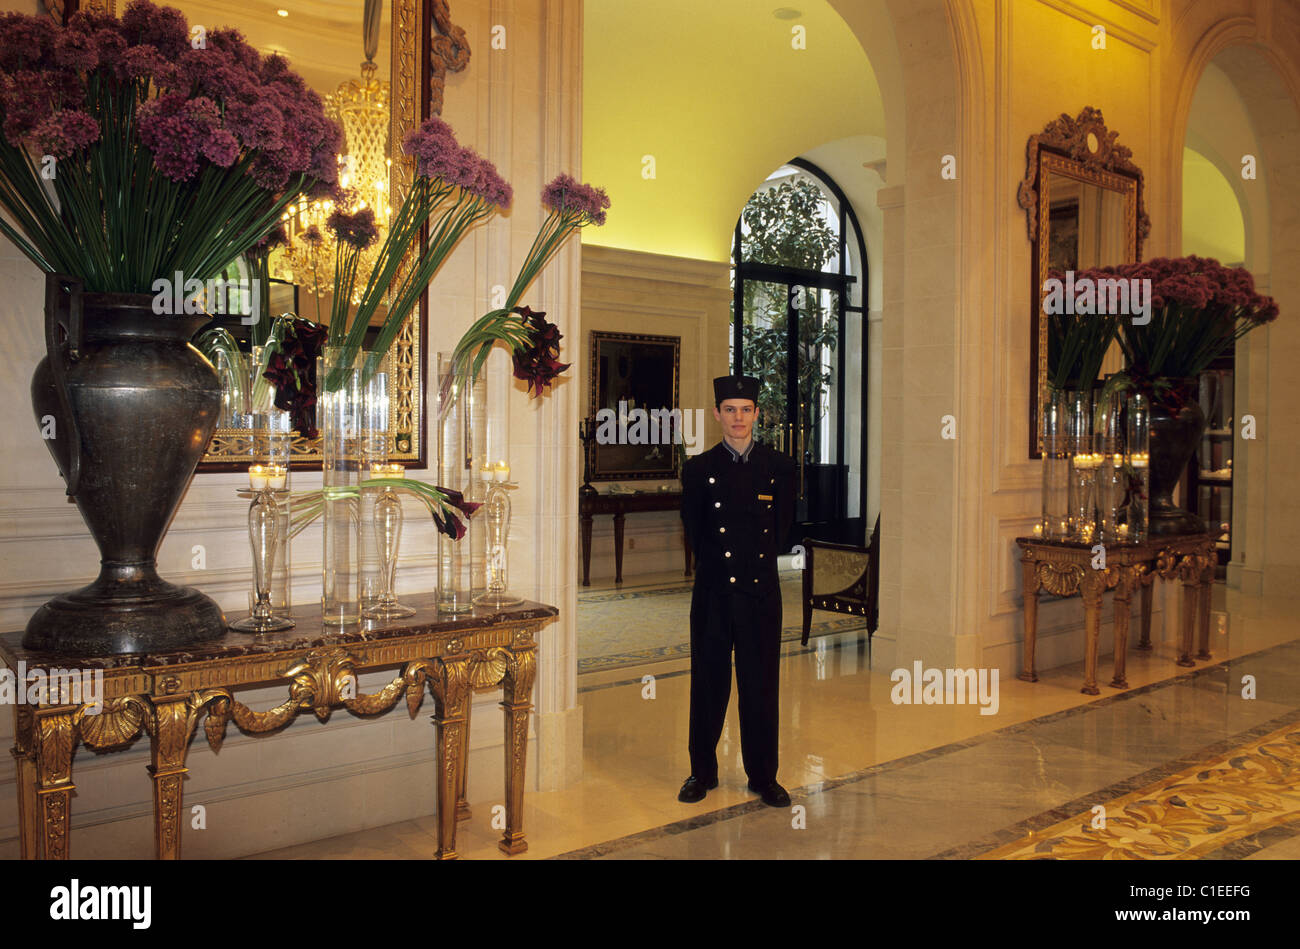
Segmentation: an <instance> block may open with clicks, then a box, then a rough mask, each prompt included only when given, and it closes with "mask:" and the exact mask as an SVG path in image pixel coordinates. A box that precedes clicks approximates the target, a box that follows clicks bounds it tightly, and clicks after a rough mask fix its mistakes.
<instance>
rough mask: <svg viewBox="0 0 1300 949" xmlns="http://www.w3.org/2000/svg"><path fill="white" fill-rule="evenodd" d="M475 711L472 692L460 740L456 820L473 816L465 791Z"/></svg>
mask: <svg viewBox="0 0 1300 949" xmlns="http://www.w3.org/2000/svg"><path fill="white" fill-rule="evenodd" d="M473 710H474V693H473V691H471V692H470V694H469V697H468V698H467V699H466V700H465V728H464V729H463V730H462V731H461V739H460V762H461V765H460V787H459V788H458V789H457V790H456V820H458V821H462V820H469V819H470V817H471V816H473V811H471V810H470V807H469V800H468V798H467V797H466V796H465V791H466V789H467V786H468V785H469V729H470V723H469V719H470V713H471V712H473Z"/></svg>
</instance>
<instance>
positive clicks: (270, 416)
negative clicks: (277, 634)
mask: <svg viewBox="0 0 1300 949" xmlns="http://www.w3.org/2000/svg"><path fill="white" fill-rule="evenodd" d="M257 423H258V424H257V425H256V426H255V427H254V429H253V454H254V456H255V457H256V459H257V462H258V463H259V464H261V465H263V466H264V467H265V468H267V469H268V470H269V471H270V478H271V480H270V485H271V490H272V494H273V495H274V500H275V511H276V520H277V523H276V531H275V556H274V559H273V561H272V563H273V568H272V570H271V611H272V612H273V613H274V614H275V615H276V616H279V617H283V618H285V619H288V618H290V617H291V616H292V615H293V565H292V562H291V559H290V550H291V545H290V543H289V531H290V523H291V521H292V513H293V511H292V503H293V501H292V494H291V493H290V491H291V490H292V486H291V485H290V479H291V477H292V473H291V462H292V460H293V430H292V429H291V428H290V427H289V426H290V422H289V413H288V412H285V411H282V410H280V409H277V408H275V407H274V405H272V406H271V408H270V411H268V412H267V413H266V414H265V415H260V416H258V418H257Z"/></svg>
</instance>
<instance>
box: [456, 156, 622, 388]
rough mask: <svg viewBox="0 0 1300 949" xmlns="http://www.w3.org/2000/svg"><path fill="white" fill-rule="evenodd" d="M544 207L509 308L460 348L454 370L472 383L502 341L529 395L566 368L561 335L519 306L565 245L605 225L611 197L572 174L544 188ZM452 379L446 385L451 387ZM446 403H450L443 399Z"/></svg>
mask: <svg viewBox="0 0 1300 949" xmlns="http://www.w3.org/2000/svg"><path fill="white" fill-rule="evenodd" d="M542 205H543V206H544V207H546V208H547V209H548V210H549V211H550V214H548V215H547V217H546V220H545V221H543V222H542V227H541V230H540V231H539V232H538V234H537V237H536V239H534V241H533V246H532V248H531V249H530V250H529V252H528V256H527V257H526V258H525V259H524V264H523V266H522V267H521V268H520V270H519V275H518V276H517V277H516V278H515V282H514V285H513V286H512V287H511V288H510V292H509V294H508V295H507V296H506V305H505V306H504V307H502V308H500V309H497V310H493V311H492V312H490V313H487V314H485V315H484V316H482V317H480V318H479V319H478V320H477V321H476V322H475V323H474V325H473V326H471V327H470V328H469V330H468V332H466V333H465V335H464V336H463V337H461V340H460V342H459V343H458V344H457V345H456V351H455V363H456V371H455V373H453V376H455V377H458V378H461V379H463V380H472V379H474V378H476V377H477V376H478V373H479V370H481V369H482V368H483V363H484V362H485V361H486V360H487V357H488V353H489V352H491V350H492V347H493V346H494V345H495V344H496V343H498V342H504V343H506V345H508V346H509V347H510V350H511V353H512V355H513V357H514V362H515V376H516V378H519V379H524V380H526V381H527V382H528V390H529V392H530V393H531V392H532V391H533V388H534V386H535V387H536V394H538V395H540V394H541V393H542V389H543V386H545V385H549V384H551V383H552V382H553V381H554V379H555V378H556V377H557V376H558V375H559V374H560V373H561V372H563V371H564V370H565V369H567V368H569V366H568V364H561V363H560V362H559V361H558V360H557V358H556V357H558V356H559V354H560V332H559V329H558V328H557V327H556V326H555V324H553V323H548V322H546V320H545V319H544V317H545V316H546V314H545V313H534V312H533V311H532V310H530V309H528V308H527V307H522V306H519V301H520V300H521V299H522V298H523V295H524V291H525V290H527V289H528V287H529V286H530V285H531V284H532V282H533V281H534V280H535V279H536V278H537V275H538V274H539V273H541V271H542V268H544V267H545V266H546V265H547V264H548V263H550V262H551V259H552V258H553V257H554V256H555V255H556V254H557V253H558V252H559V250H560V248H561V247H562V246H563V245H564V242H565V241H566V240H568V238H569V236H570V235H571V234H573V233H574V232H575V231H578V230H581V229H582V228H584V227H586V226H588V225H591V224H594V225H596V226H598V227H599V226H600V225H602V224H604V223H605V212H606V210H607V209H608V208H609V196H608V195H606V194H605V189H603V188H596V187H593V186H592V185H588V184H582V183H581V182H579V181H577V180H576V179H575V178H573V177H572V176H571V175H567V174H561V175H558V176H556V177H555V178H554V179H553V180H552V181H551V182H550V184H548V185H547V186H546V187H545V188H543V189H542ZM451 382H452V376H449V377H448V378H447V380H446V382H445V383H444V385H445V386H446V387H448V388H450V386H451ZM440 403H441V404H444V405H445V404H446V400H445V399H443V400H440Z"/></svg>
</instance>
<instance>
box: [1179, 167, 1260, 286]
mask: <svg viewBox="0 0 1300 949" xmlns="http://www.w3.org/2000/svg"><path fill="white" fill-rule="evenodd" d="M1183 253H1184V254H1197V255H1198V256H1201V257H1213V258H1215V259H1216V260H1218V261H1219V262H1220V263H1224V264H1240V263H1242V262H1243V261H1244V260H1245V259H1246V226H1245V222H1244V221H1243V220H1242V216H1241V205H1240V204H1239V203H1238V202H1237V195H1236V194H1235V193H1234V192H1233V190H1232V185H1231V184H1229V183H1228V179H1227V178H1225V177H1223V173H1222V172H1221V171H1219V169H1218V168H1216V167H1215V165H1214V164H1213V163H1212V162H1211V161H1210V160H1209V159H1208V158H1206V157H1205V156H1204V155H1202V154H1201V153H1200V152H1196V151H1193V150H1192V149H1190V148H1184V149H1183Z"/></svg>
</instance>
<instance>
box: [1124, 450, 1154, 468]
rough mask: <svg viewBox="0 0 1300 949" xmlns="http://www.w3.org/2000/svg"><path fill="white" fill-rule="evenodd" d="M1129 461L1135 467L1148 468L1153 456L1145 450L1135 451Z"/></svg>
mask: <svg viewBox="0 0 1300 949" xmlns="http://www.w3.org/2000/svg"><path fill="white" fill-rule="evenodd" d="M1129 463H1130V464H1131V465H1133V467H1134V468H1146V467H1147V466H1148V465H1150V463H1151V456H1150V454H1148V453H1147V452H1145V451H1139V452H1134V453H1133V457H1132V458H1131V459H1130V461H1129Z"/></svg>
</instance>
